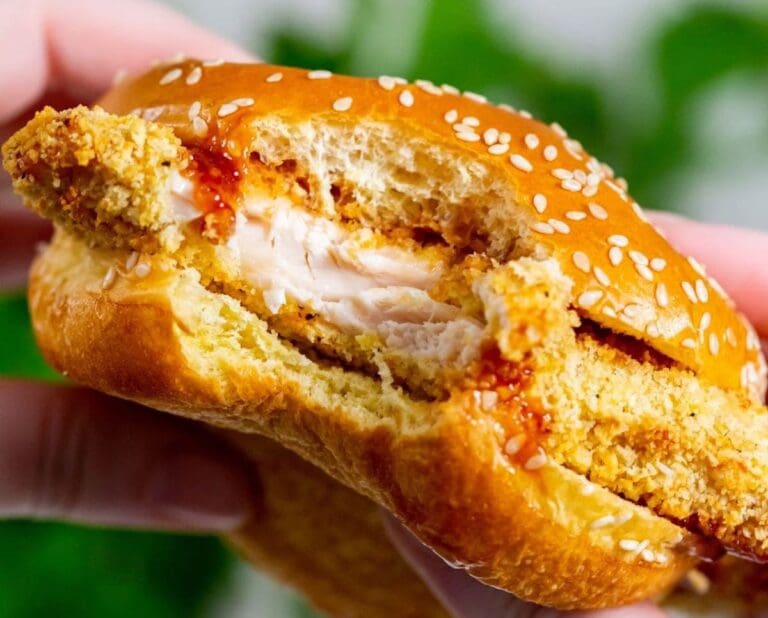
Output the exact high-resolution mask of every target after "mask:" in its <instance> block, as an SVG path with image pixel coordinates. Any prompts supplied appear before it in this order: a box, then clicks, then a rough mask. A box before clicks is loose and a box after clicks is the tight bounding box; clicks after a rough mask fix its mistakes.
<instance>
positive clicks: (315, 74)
mask: <svg viewBox="0 0 768 618" xmlns="http://www.w3.org/2000/svg"><path fill="white" fill-rule="evenodd" d="M332 75H333V73H331V72H330V71H326V70H324V69H318V70H316V71H310V72H309V73H307V77H308V78H309V79H329V78H330V77H331V76H332Z"/></svg>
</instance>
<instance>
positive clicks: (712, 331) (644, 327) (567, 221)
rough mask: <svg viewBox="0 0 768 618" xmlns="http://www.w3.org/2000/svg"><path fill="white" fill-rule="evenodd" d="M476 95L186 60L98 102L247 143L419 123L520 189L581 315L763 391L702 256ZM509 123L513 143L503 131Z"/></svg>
mask: <svg viewBox="0 0 768 618" xmlns="http://www.w3.org/2000/svg"><path fill="white" fill-rule="evenodd" d="M476 99H477V95H471V94H470V95H466V94H465V96H460V95H457V94H453V93H451V92H445V91H444V90H443V89H440V88H436V87H434V86H432V85H431V84H428V83H425V82H420V83H418V84H416V85H408V84H404V83H394V82H393V81H391V80H387V79H380V80H378V81H377V80H375V79H359V78H354V77H346V76H337V75H332V76H331V75H329V74H327V72H326V73H323V72H319V73H318V72H308V71H306V70H300V69H291V68H286V67H276V66H270V65H266V64H248V65H239V64H221V65H218V66H206V63H201V62H199V61H192V60H190V61H187V62H183V63H179V64H174V65H164V66H160V67H157V68H155V69H154V70H151V71H149V72H148V73H146V74H144V75H142V76H140V77H137V78H135V79H129V80H127V81H126V82H124V83H123V84H121V85H119V86H117V87H116V88H114V89H113V90H112V91H110V92H109V93H108V94H107V95H106V96H105V97H104V98H103V99H102V100H101V101H100V104H101V105H103V106H104V108H106V109H107V110H108V111H112V112H114V113H117V114H127V113H129V112H133V113H137V114H142V115H143V116H144V117H145V118H147V119H150V120H153V121H155V122H158V123H161V124H166V125H168V126H171V127H172V128H173V129H174V130H175V131H176V133H177V135H178V136H179V137H181V139H182V141H183V142H184V143H185V144H186V143H189V142H193V141H196V140H199V139H201V136H205V135H206V134H207V133H208V132H209V131H213V130H214V129H215V131H216V132H217V133H218V134H219V135H226V136H227V137H228V139H234V142H235V143H238V144H248V143H249V139H248V138H249V136H250V133H251V130H250V128H249V126H248V125H249V121H250V120H252V119H254V118H258V117H261V116H266V115H273V116H279V117H282V118H284V119H286V120H287V121H288V122H289V123H299V122H301V121H303V120H306V119H309V118H313V117H315V118H317V117H322V118H324V119H325V120H327V121H328V122H342V123H344V122H355V121H357V120H367V121H376V120H382V121H385V122H387V123H390V124H392V125H398V124H401V125H404V126H408V127H409V128H411V129H413V128H414V127H415V128H416V129H417V130H418V131H419V132H420V133H421V134H423V136H424V137H427V138H428V139H429V140H431V141H432V142H433V143H434V144H435V147H439V148H442V149H446V150H452V151H459V152H463V153H465V154H466V155H468V156H470V157H471V158H473V159H474V160H476V161H477V162H478V163H482V164H484V165H486V166H487V167H488V169H489V170H491V173H492V174H493V175H494V176H497V177H498V178H500V179H504V182H506V183H508V184H509V185H510V186H513V187H516V188H517V194H516V201H517V203H518V204H520V205H521V206H523V207H525V208H527V209H528V211H529V215H530V217H531V218H532V220H533V221H534V223H532V225H531V227H530V229H529V233H530V235H531V237H532V238H533V241H534V242H535V243H537V244H539V245H540V246H541V247H543V248H544V249H545V251H546V252H547V253H549V254H551V255H553V256H555V257H556V258H557V259H558V261H559V262H560V266H561V268H562V270H563V272H564V273H565V274H566V275H567V276H568V277H570V278H571V279H573V282H574V290H573V297H574V299H576V304H577V306H578V309H579V312H580V313H581V314H582V315H584V316H585V317H588V318H589V319H591V320H594V321H595V322H597V323H599V324H601V325H603V326H606V327H608V328H610V329H612V330H614V331H616V332H620V333H625V334H628V335H631V336H633V337H636V338H638V339H642V340H644V341H646V342H648V343H649V344H650V345H651V346H652V347H654V348H656V349H657V350H658V351H660V352H662V353H663V354H665V355H667V356H669V357H671V358H673V359H675V360H677V361H679V362H681V363H682V364H684V365H685V366H687V367H690V368H691V369H693V370H695V371H697V372H698V373H699V374H700V375H702V376H705V377H707V378H709V379H711V380H712V381H713V382H715V383H716V384H718V385H720V386H723V387H728V388H735V389H742V388H744V389H749V390H750V391H751V392H752V394H753V396H755V397H757V398H758V399H762V397H763V396H764V394H765V366H764V360H763V358H762V355H761V352H760V346H759V341H758V339H757V337H756V336H755V334H754V332H753V331H752V329H751V327H749V325H748V324H746V322H745V321H744V320H743V318H742V317H741V316H740V315H739V314H738V313H737V312H736V311H735V310H734V308H733V305H732V303H731V301H730V300H729V299H728V298H727V297H726V296H725V294H724V293H723V292H722V290H721V288H720V286H719V285H717V283H716V282H714V281H713V280H711V279H709V278H708V277H707V276H706V274H705V273H704V271H703V269H702V268H701V266H700V265H699V264H697V263H696V262H695V260H691V259H687V258H685V257H684V256H681V255H680V254H679V253H678V252H677V251H675V250H674V249H673V248H672V247H671V246H670V245H669V244H668V243H667V241H666V240H665V239H664V238H662V236H661V235H660V234H659V233H658V231H657V230H656V229H655V228H654V227H653V226H652V225H651V224H649V223H648V222H647V220H646V219H645V218H644V216H643V215H642V212H641V211H640V209H639V207H638V206H637V204H636V203H635V202H634V201H633V200H632V199H631V198H630V197H629V196H628V195H627V193H626V192H625V187H624V186H623V181H620V180H614V179H613V175H612V173H611V172H610V169H609V168H606V167H605V166H602V164H600V163H599V162H597V161H596V160H594V159H593V158H591V157H590V156H589V155H588V154H587V153H585V152H584V151H583V150H582V149H581V146H580V145H578V143H576V142H574V141H573V140H569V139H567V136H565V134H564V132H563V131H562V129H560V128H559V127H558V126H556V125H553V126H547V125H545V124H542V123H541V122H538V121H536V120H533V119H531V118H529V117H528V115H527V114H521V113H517V112H513V111H509V110H508V109H503V108H501V107H496V106H493V105H489V104H487V103H484V102H481V101H478V100H476ZM201 122H202V124H201ZM487 131H490V133H486V132H487ZM504 133H506V134H508V136H509V142H508V143H507V144H504V143H501V142H500V141H499V139H500V137H499V136H500V135H502V134H504ZM468 140H472V141H468ZM505 141H506V138H505ZM494 142H495V143H494ZM489 143H490V144H491V145H489ZM548 147H549V148H548ZM494 148H496V149H497V150H495V149H494ZM494 153H496V154H494Z"/></svg>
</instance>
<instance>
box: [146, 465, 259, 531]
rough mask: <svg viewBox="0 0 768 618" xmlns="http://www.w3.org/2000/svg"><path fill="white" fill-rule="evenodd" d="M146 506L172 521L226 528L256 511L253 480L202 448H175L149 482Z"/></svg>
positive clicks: (173, 523) (181, 524) (203, 527)
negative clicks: (188, 449) (180, 450)
mask: <svg viewBox="0 0 768 618" xmlns="http://www.w3.org/2000/svg"><path fill="white" fill-rule="evenodd" d="M146 499H147V506H148V508H150V509H151V510H152V511H153V513H157V514H158V515H159V516H160V517H162V518H163V519H166V520H167V521H168V523H169V525H171V526H178V527H182V528H190V529H195V530H209V531H214V532H226V531H229V530H234V529H237V528H239V527H241V526H242V525H244V524H245V523H246V522H247V520H248V518H249V517H250V516H251V515H252V514H253V511H254V506H255V492H254V486H253V483H252V482H251V479H249V477H248V475H247V474H246V473H245V471H244V470H242V469H240V468H238V467H237V465H236V464H235V463H234V462H231V461H227V460H223V459H220V458H218V457H215V456H214V455H213V454H210V453H203V452H189V451H186V452H179V453H171V454H169V455H168V456H167V457H165V458H163V459H162V460H161V461H159V462H158V463H157V465H156V467H155V469H154V470H153V473H152V474H151V476H150V478H149V480H148V482H147V485H146Z"/></svg>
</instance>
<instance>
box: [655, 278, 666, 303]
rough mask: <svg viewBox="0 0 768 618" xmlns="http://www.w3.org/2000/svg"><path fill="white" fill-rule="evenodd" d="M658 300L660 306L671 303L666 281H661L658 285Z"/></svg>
mask: <svg viewBox="0 0 768 618" xmlns="http://www.w3.org/2000/svg"><path fill="white" fill-rule="evenodd" d="M656 302H657V303H659V307H666V306H667V305H669V293H668V292H667V286H666V285H664V283H659V284H658V285H657V286H656Z"/></svg>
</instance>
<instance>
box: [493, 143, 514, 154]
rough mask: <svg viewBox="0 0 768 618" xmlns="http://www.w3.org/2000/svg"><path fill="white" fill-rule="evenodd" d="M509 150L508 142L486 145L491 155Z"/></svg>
mask: <svg viewBox="0 0 768 618" xmlns="http://www.w3.org/2000/svg"><path fill="white" fill-rule="evenodd" d="M508 151H509V144H494V145H493V146H488V152H489V153H490V154H492V155H503V154H506V153H507V152H508Z"/></svg>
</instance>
